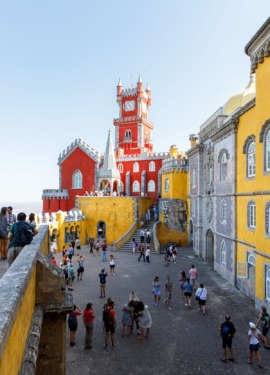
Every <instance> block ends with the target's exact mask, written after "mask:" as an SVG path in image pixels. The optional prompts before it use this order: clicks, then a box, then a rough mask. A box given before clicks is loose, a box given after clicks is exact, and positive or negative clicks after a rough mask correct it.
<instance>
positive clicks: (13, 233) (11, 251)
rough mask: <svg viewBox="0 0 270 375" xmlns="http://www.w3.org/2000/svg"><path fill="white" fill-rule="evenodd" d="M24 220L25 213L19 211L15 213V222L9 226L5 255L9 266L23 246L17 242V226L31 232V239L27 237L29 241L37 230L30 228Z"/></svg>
mask: <svg viewBox="0 0 270 375" xmlns="http://www.w3.org/2000/svg"><path fill="white" fill-rule="evenodd" d="M25 220H26V214H25V213H24V212H20V213H19V214H18V215H17V222H16V223H14V224H12V226H11V227H10V228H9V233H8V239H9V240H10V243H9V248H8V255H7V260H8V265H9V266H11V264H12V263H13V262H14V260H15V259H16V258H17V256H18V255H19V254H20V252H21V251H22V249H23V247H24V246H22V245H21V244H20V243H19V242H18V234H19V233H20V231H19V227H22V226H24V227H26V228H27V229H28V230H29V232H31V234H32V236H31V239H29V238H28V239H29V241H30V242H29V243H31V240H32V237H33V236H35V235H36V234H37V233H38V231H37V230H36V229H32V228H31V227H30V225H29V224H28V223H26V221H25ZM29 232H28V233H29Z"/></svg>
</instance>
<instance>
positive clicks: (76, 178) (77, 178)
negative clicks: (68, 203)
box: [72, 170, 82, 189]
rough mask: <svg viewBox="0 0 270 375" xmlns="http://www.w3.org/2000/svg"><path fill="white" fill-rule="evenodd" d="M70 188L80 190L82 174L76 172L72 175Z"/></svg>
mask: <svg viewBox="0 0 270 375" xmlns="http://www.w3.org/2000/svg"><path fill="white" fill-rule="evenodd" d="M72 188H73V189H81V188H82V174H81V172H80V171H78V170H77V171H75V172H74V173H73V176H72Z"/></svg>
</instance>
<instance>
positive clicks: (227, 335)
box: [219, 315, 236, 362]
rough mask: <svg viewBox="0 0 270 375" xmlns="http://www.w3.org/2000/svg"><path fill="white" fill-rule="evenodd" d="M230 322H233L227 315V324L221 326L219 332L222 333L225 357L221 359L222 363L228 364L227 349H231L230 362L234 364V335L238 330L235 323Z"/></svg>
mask: <svg viewBox="0 0 270 375" xmlns="http://www.w3.org/2000/svg"><path fill="white" fill-rule="evenodd" d="M230 320H231V317H230V315H225V322H223V323H222V324H221V326H219V331H220V333H221V338H222V348H223V357H222V358H221V361H222V362H227V349H226V348H228V349H229V352H230V354H231V356H230V358H228V360H229V361H232V362H234V353H233V349H232V339H233V335H234V334H235V332H236V329H235V326H234V324H233V322H231V321H230Z"/></svg>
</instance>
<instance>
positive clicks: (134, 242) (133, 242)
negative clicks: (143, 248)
mask: <svg viewBox="0 0 270 375" xmlns="http://www.w3.org/2000/svg"><path fill="white" fill-rule="evenodd" d="M137 245H138V244H137V242H136V240H135V238H133V239H132V241H131V244H130V246H131V248H132V252H133V254H135V252H136V248H137Z"/></svg>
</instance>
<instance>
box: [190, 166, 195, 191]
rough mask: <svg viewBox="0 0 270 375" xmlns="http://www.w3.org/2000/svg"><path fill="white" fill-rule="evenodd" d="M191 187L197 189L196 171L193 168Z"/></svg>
mask: <svg viewBox="0 0 270 375" xmlns="http://www.w3.org/2000/svg"><path fill="white" fill-rule="evenodd" d="M191 187H192V188H193V189H194V188H195V187H196V169H195V168H192V173H191Z"/></svg>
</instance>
